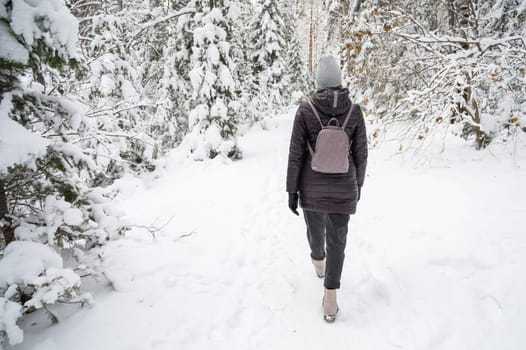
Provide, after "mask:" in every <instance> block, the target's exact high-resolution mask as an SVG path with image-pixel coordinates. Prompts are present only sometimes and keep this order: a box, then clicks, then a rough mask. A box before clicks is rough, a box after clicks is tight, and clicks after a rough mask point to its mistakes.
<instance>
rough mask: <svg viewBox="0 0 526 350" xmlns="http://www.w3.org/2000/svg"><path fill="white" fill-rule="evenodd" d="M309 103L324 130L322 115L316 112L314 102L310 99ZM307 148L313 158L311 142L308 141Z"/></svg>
mask: <svg viewBox="0 0 526 350" xmlns="http://www.w3.org/2000/svg"><path fill="white" fill-rule="evenodd" d="M307 102H308V103H309V106H310V108H311V109H312V111H313V112H314V115H315V116H316V119H318V121H319V122H320V126H321V128H322V129H323V123H322V122H321V118H320V115H319V114H318V111H317V110H316V108H315V107H314V105H313V104H312V100H310V99H309V100H308V101H307ZM307 147H308V148H309V153H310V155H311V157H312V156H313V155H314V150H313V149H312V146H311V145H310V142H309V140H307Z"/></svg>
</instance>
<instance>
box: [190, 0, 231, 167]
mask: <svg viewBox="0 0 526 350" xmlns="http://www.w3.org/2000/svg"><path fill="white" fill-rule="evenodd" d="M209 4H211V5H213V6H212V7H209V6H208V5H209ZM189 6H191V7H193V8H195V10H196V13H195V14H194V16H193V17H192V19H191V26H192V30H193V43H192V48H191V52H192V53H191V56H190V65H191V67H192V68H191V70H190V72H189V78H190V81H191V84H192V88H193V93H192V96H191V101H190V102H191V107H190V108H191V111H190V115H189V127H190V130H191V131H190V133H189V134H188V135H187V137H186V140H185V142H186V146H187V148H188V149H189V151H190V152H191V155H192V157H193V158H194V159H198V160H199V159H206V158H214V157H216V156H217V155H223V156H225V157H228V158H231V159H239V158H241V151H240V149H239V148H238V146H237V142H236V134H237V128H238V123H239V120H238V118H239V116H238V115H237V111H238V110H239V108H238V102H237V101H236V99H235V96H234V91H235V82H234V80H233V78H232V72H233V71H234V65H233V62H232V58H231V52H230V49H231V48H230V43H229V41H230V37H229V30H230V28H231V23H232V21H233V20H235V18H236V17H237V16H238V14H239V13H238V10H237V7H236V6H235V4H234V3H233V2H230V1H214V2H212V3H210V2H209V1H198V0H196V1H193V2H191V3H190V5H189Z"/></svg>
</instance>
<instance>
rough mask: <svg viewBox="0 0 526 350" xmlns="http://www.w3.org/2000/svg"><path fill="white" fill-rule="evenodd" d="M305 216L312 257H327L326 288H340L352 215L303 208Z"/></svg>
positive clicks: (314, 258)
mask: <svg viewBox="0 0 526 350" xmlns="http://www.w3.org/2000/svg"><path fill="white" fill-rule="evenodd" d="M303 217H304V218H305V223H306V224H307V239H308V241H309V245H310V250H311V254H310V256H311V258H312V259H313V260H323V259H324V258H325V257H327V261H326V262H325V282H324V286H325V288H327V289H337V288H340V279H341V276H342V270H343V261H344V259H345V245H346V243H347V231H348V224H349V218H350V215H349V214H337V213H322V212H317V211H310V210H303Z"/></svg>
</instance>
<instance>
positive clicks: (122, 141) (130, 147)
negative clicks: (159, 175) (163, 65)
mask: <svg viewBox="0 0 526 350" xmlns="http://www.w3.org/2000/svg"><path fill="white" fill-rule="evenodd" d="M79 5H82V2H80V4H79ZM73 9H74V10H75V7H73ZM80 9H84V11H83V12H81V13H79V14H77V15H80V16H85V17H80V18H79V20H80V22H81V27H80V31H81V33H83V35H82V38H81V39H82V40H81V43H82V46H81V48H82V54H83V55H82V61H81V63H82V64H83V66H84V67H85V74H84V75H83V77H82V78H81V79H79V82H78V83H77V84H75V86H74V87H73V91H72V92H73V93H76V94H77V95H78V97H79V98H80V99H81V100H82V101H83V103H84V104H85V105H86V106H88V109H87V111H86V114H87V115H88V116H90V117H92V118H93V119H96V120H97V123H98V128H99V129H100V130H101V132H99V134H98V135H97V138H92V139H91V143H90V147H93V148H94V149H95V150H96V151H95V152H94V154H96V155H97V159H96V160H97V163H98V164H100V165H101V166H104V167H106V171H105V173H106V174H107V175H108V178H107V179H106V181H105V182H107V181H111V180H112V179H115V178H116V177H119V176H120V175H121V174H122V173H123V172H125V171H126V169H132V170H140V169H144V168H146V169H151V168H152V166H151V161H152V159H153V158H154V157H155V154H154V153H155V141H154V140H153V139H152V138H151V136H150V135H148V129H147V127H148V125H149V123H148V121H149V116H150V115H153V111H154V110H155V104H154V103H153V102H152V101H150V100H149V99H148V97H147V95H146V92H145V88H144V86H143V71H142V70H141V69H142V68H143V66H144V65H141V64H140V62H141V61H144V59H145V49H144V46H140V48H139V50H137V49H136V45H138V42H139V41H140V39H141V34H142V33H143V31H141V25H142V24H143V22H144V21H146V20H147V19H146V17H147V16H148V13H149V12H148V9H147V8H146V7H144V6H139V5H137V4H135V3H132V2H128V1H114V0H105V1H104V2H103V3H101V4H100V6H94V7H92V8H91V11H89V12H87V11H86V10H85V7H84V6H80ZM146 58H147V57H146Z"/></svg>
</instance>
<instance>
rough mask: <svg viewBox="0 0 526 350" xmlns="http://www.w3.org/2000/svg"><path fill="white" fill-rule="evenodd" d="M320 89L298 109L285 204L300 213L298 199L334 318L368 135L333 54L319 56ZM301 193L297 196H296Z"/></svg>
mask: <svg viewBox="0 0 526 350" xmlns="http://www.w3.org/2000/svg"><path fill="white" fill-rule="evenodd" d="M316 84H317V88H318V90H317V91H316V93H314V95H313V96H311V98H310V100H309V101H307V102H303V103H302V104H301V105H300V106H299V108H298V111H297V112H296V117H295V119H294V126H293V128H292V136H291V140H290V149H289V161H288V169H287V192H288V194H289V208H290V209H291V210H292V212H293V213H294V214H296V215H299V213H298V211H297V208H298V199H299V204H300V206H301V208H302V209H303V216H304V218H305V223H306V225H307V239H308V242H309V245H310V250H311V253H310V256H311V258H312V263H313V265H314V268H315V272H316V275H317V276H318V277H320V278H324V287H325V291H324V296H323V300H322V305H323V317H324V319H325V321H327V322H333V321H334V320H335V319H336V314H337V313H338V304H337V302H336V290H337V289H339V288H340V278H341V275H342V268H343V261H344V258H345V244H346V239H347V231H348V223H349V218H350V215H351V214H355V213H356V204H357V202H358V200H359V199H360V192H361V188H362V185H363V182H364V177H365V168H366V165H367V135H366V132H365V121H364V118H363V115H362V112H361V109H360V106H358V105H356V104H353V103H352V102H351V100H350V98H349V91H348V90H347V89H344V88H342V76H341V71H340V68H339V66H338V62H337V61H336V59H335V58H334V57H333V56H324V57H322V58H321V59H320V61H319V63H318V67H317V72H316ZM298 194H299V196H298Z"/></svg>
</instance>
